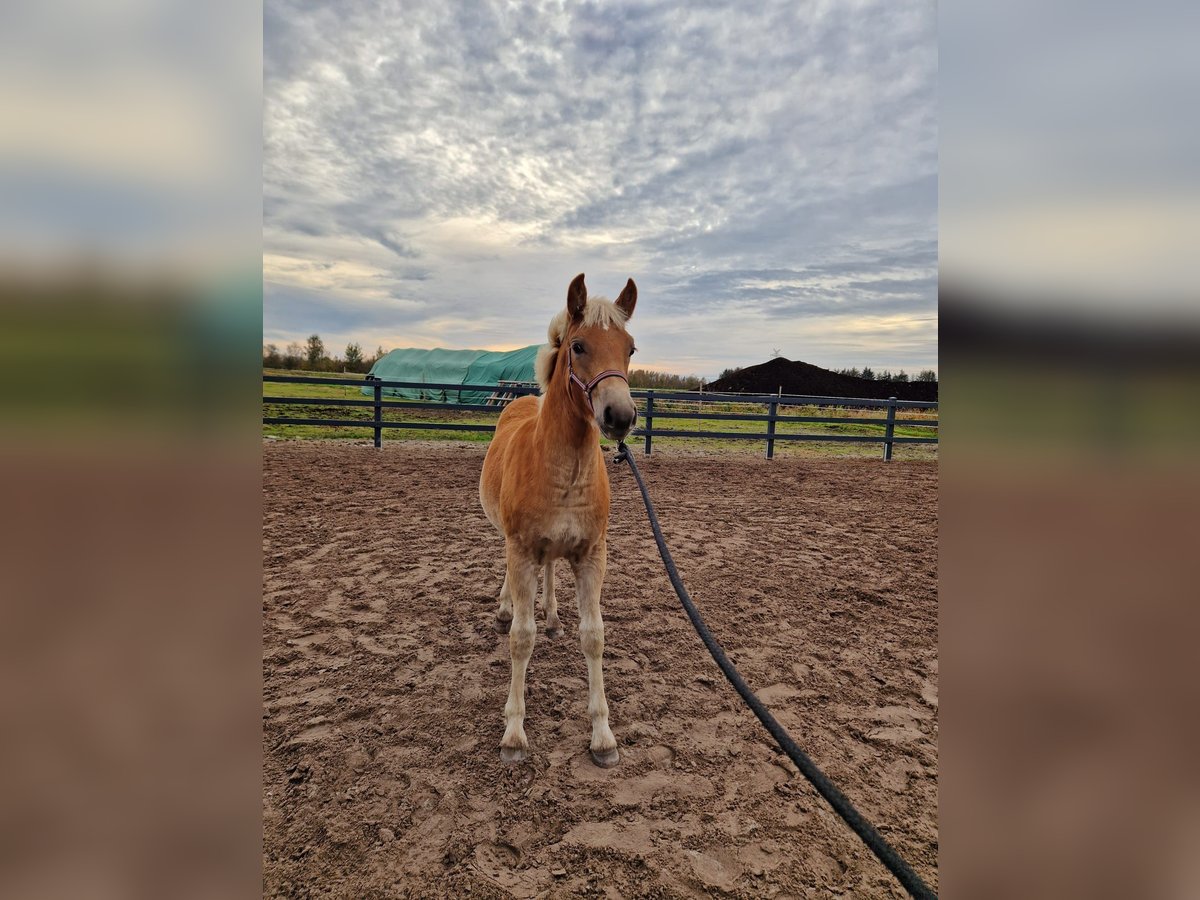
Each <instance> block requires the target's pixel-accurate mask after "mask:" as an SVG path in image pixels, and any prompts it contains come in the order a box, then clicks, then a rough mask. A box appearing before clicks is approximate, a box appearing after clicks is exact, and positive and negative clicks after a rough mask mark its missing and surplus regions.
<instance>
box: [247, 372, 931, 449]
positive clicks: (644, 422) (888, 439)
mask: <svg viewBox="0 0 1200 900" xmlns="http://www.w3.org/2000/svg"><path fill="white" fill-rule="evenodd" d="M263 382H264V383H266V384H336V385H341V386H342V387H351V388H353V387H359V388H361V387H368V388H371V389H372V391H373V393H374V397H373V398H367V397H363V398H361V399H360V398H342V397H276V396H264V397H263V403H272V404H279V405H289V406H326V407H328V406H345V407H366V408H369V409H370V410H371V412H372V417H371V418H370V419H328V418H302V417H292V416H263V424H266V425H324V426H329V427H341V428H369V429H371V430H372V431H373V432H374V434H375V446H376V447H379V446H382V443H383V429H385V428H415V429H420V430H425V431H495V430H496V426H495V425H478V424H469V423H461V422H397V421H394V420H391V419H384V418H383V412H384V410H386V409H437V410H442V411H455V412H490V413H496V412H499V411H500V409H501V408H502V407H498V406H496V405H492V404H482V403H455V404H447V403H445V402H441V401H432V400H389V399H384V397H383V389H384V388H389V387H396V388H410V389H420V390H422V391H425V392H429V393H439V392H442V391H445V392H457V391H479V392H495V391H496V390H497V389H496V387H495V386H494V385H471V384H427V383H424V382H413V381H380V380H377V379H374V378H362V379H357V378H329V377H321V376H310V375H264V376H263ZM504 391H505V392H506V393H508V394H513V395H521V394H536V393H537V391H538V389H537V388H534V387H529V388H524V387H515V386H513V387H510V386H505V388H504ZM632 393H633V397H634V399H635V400H640V401H642V403H641V404H640V406H641V409H640V410H639V421H640V422H641V425H640V427H638V428H635V429H634V430H633V434H634V435H636V436H638V437H642V438H644V439H645V451H646V453H647V454H649V453H650V452H651V449H652V448H653V442H654V438H656V437H678V438H726V439H733V440H755V441H766V444H767V459H771V458H772V457H773V456H774V455H775V442H776V441H841V442H847V443H875V444H883V458H884V460H890V459H891V458H892V448H893V447H894V446H895V445H896V444H936V443H937V440H938V439H937V432H936V429H937V427H938V423H937V420H936V419H932V420H931V419H903V418H897V416H896V412H897V410H903V409H937V406H938V405H937V404H936V403H930V402H924V401H916V400H897V399H896V398H895V397H892V398H890V399H888V400H868V399H862V398H849V397H808V396H794V395H787V394H705V393H699V392H695V391H658V390H634V391H633V392H632ZM672 400H675V401H687V402H688V403H695V404H697V410H696V411H695V412H692V411H686V410H678V409H675V410H671V409H662V408H658V409H656V408H655V401H659V402H664V401H672ZM717 403H720V404H729V403H744V404H756V405H762V406H765V407H766V408H767V411H766V413H765V414H757V413H731V412H719V411H716V412H704V411H702V409H701V408H702V407H704V406H706V405H709V404H717ZM781 406H783V407H788V406H818V407H822V408H827V409H834V410H836V409H837V408H850V409H855V408H857V409H862V408H870V409H879V410H880V411H881V412H882V413H884V415H883V416H882V417H874V418H856V417H849V416H840V417H839V416H832V415H828V416H825V415H822V416H795V415H788V414H786V413H785V414H780V412H779V408H780V407H781ZM656 419H659V420H661V419H668V420H670V419H707V420H710V421H713V420H715V421H735V422H765V423H766V430H765V432H759V431H754V432H749V431H687V430H684V429H678V428H661V427H658V428H656V427H655V424H654V423H655V420H656ZM779 422H806V423H812V424H839V425H872V426H877V427H879V428H880V429H881V432H880V433H878V434H792V433H790V432H789V433H781V432H778V431H777V430H776V427H775V426H776V424H777V423H779ZM896 426H907V427H915V428H923V429H929V430H930V432H929V435H928V436H927V437H926V436H921V437H909V436H901V435H897V434H896V433H895V429H896Z"/></svg>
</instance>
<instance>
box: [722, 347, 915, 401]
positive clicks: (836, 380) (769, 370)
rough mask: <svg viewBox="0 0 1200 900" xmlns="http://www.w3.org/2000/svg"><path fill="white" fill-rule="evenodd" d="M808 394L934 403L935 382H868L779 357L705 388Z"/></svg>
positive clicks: (754, 392) (740, 391)
mask: <svg viewBox="0 0 1200 900" xmlns="http://www.w3.org/2000/svg"><path fill="white" fill-rule="evenodd" d="M780 388H783V392H784V393H785V394H807V395H810V396H814V397H861V398H866V399H869V400H886V399H887V398H888V397H896V398H898V399H900V400H918V401H936V400H937V398H938V386H937V382H936V381H871V380H868V379H866V378H853V377H851V376H849V375H839V374H838V373H837V372H830V371H829V370H828V369H822V368H821V367H820V366H814V365H811V364H809V363H806V362H800V361H799V360H795V361H793V360H790V359H785V358H784V357H782V356H779V357H776V358H775V359H771V360H768V361H767V362H765V363H762V364H761V365H758V366H750V367H749V368H747V369H742V370H741V371H740V372H735V373H734V374H733V375H730V376H729V377H727V378H721V379H719V380H717V381H714V382H713V383H712V384H710V385H708V386H707V388H706V390H710V391H716V392H724V393H731V394H732V393H736V394H774V393H776V392H778V391H779V389H780Z"/></svg>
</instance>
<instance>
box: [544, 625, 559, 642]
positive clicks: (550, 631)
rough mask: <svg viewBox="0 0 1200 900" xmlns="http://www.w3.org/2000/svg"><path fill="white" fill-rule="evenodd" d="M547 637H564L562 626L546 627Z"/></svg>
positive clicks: (551, 638)
mask: <svg viewBox="0 0 1200 900" xmlns="http://www.w3.org/2000/svg"><path fill="white" fill-rule="evenodd" d="M546 637H548V638H550V640H554V639H555V638H560V637H562V627H561V626H560V627H558V628H547V629H546Z"/></svg>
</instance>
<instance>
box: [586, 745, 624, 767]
mask: <svg viewBox="0 0 1200 900" xmlns="http://www.w3.org/2000/svg"><path fill="white" fill-rule="evenodd" d="M588 752H589V753H591V754H592V762H594V763H595V764H596V765H598V766H599V767H600V768H602V769H611V768H612V767H613V766H615V765H616V764H617V763H619V762H620V761H621V754H620V753H618V752H617V748H616V747H613V748H612V749H611V750H599V751H596V750H590V749H589V751H588Z"/></svg>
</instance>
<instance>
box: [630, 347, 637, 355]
mask: <svg viewBox="0 0 1200 900" xmlns="http://www.w3.org/2000/svg"><path fill="white" fill-rule="evenodd" d="M635 353H637V347H630V348H629V355H630V356H633V354H635Z"/></svg>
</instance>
